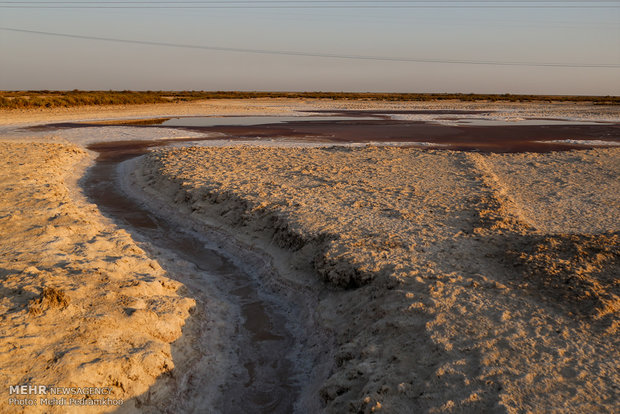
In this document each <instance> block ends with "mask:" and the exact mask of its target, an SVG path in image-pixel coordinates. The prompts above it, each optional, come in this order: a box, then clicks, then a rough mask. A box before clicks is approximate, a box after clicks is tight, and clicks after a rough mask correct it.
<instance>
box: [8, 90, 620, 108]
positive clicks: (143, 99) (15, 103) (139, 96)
mask: <svg viewBox="0 0 620 414" xmlns="http://www.w3.org/2000/svg"><path fill="white" fill-rule="evenodd" d="M261 98H278V99H282V98H285V99H329V100H345V101H346V100H368V101H387V102H429V101H460V102H549V103H551V102H579V103H593V104H597V105H620V96H585V95H584V96H581V95H531V94H508V93H506V94H475V93H469V94H464V93H376V92H258V91H255V92H243V91H82V90H72V91H50V90H39V91H0V110H15V109H17V110H19V109H37V108H40V109H51V108H69V107H83V106H105V105H141V104H156V103H183V102H189V101H196V100H211V99H261Z"/></svg>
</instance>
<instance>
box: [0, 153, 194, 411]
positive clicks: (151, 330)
mask: <svg viewBox="0 0 620 414" xmlns="http://www.w3.org/2000/svg"><path fill="white" fill-rule="evenodd" d="M85 157H86V154H85V153H84V152H83V151H82V150H80V149H78V148H76V147H72V146H64V145H58V144H34V143H29V144H19V143H5V142H0V192H1V193H2V198H0V238H1V239H2V244H1V247H0V292H1V293H2V295H1V297H0V330H1V332H2V336H1V338H0V373H1V375H0V390H1V391H0V393H1V394H2V400H3V402H2V404H0V412H6V413H15V412H20V407H17V406H15V405H9V404H8V403H7V401H8V398H9V396H8V392H9V386H10V385H22V384H27V385H48V386H58V387H111V388H112V390H113V394H112V395H110V397H111V398H114V399H121V398H122V399H125V400H126V401H127V400H128V399H130V398H132V397H137V396H140V395H141V394H143V393H145V392H146V391H147V390H149V387H150V386H151V385H152V384H154V383H155V381H156V379H157V378H158V377H160V376H162V375H163V374H165V373H168V372H170V371H171V370H172V369H173V368H174V366H175V364H174V362H173V360H172V355H171V346H170V344H171V343H172V342H174V341H175V340H176V339H178V338H179V337H180V336H181V329H182V327H183V325H184V324H185V320H186V319H187V318H188V317H189V312H190V310H191V309H192V308H193V306H194V301H193V300H192V299H189V298H186V297H184V295H183V294H182V293H181V291H180V290H179V289H180V288H181V284H180V283H178V282H175V281H173V280H170V279H169V278H167V277H166V275H165V272H164V271H163V270H162V269H161V267H160V266H159V265H158V264H157V263H156V262H154V261H152V260H150V259H149V258H148V256H147V255H146V254H145V253H144V251H143V250H142V249H140V248H139V247H138V246H137V245H136V243H135V242H134V241H133V240H132V239H131V237H129V235H128V234H127V233H126V232H125V231H123V230H118V229H117V228H116V227H115V226H113V225H111V224H110V223H108V222H106V221H105V220H104V219H103V217H101V215H100V214H99V213H98V211H97V209H96V208H95V207H94V206H93V205H90V204H88V203H86V202H85V201H84V200H83V199H82V198H80V196H79V195H77V194H72V193H71V192H70V189H69V188H68V186H67V184H66V182H65V179H67V174H70V173H72V171H73V170H75V169H76V168H78V169H81V167H80V164H79V163H80V162H82V161H83V160H84V159H85ZM13 397H15V395H13ZM81 397H83V396H81ZM21 398H23V396H21ZM37 401H38V400H37ZM115 409H116V407H114V406H108V407H96V408H94V409H92V410H91V412H103V411H114V410H115ZM80 410H83V408H81V407H73V408H71V407H52V406H41V405H38V406H37V407H34V408H32V407H30V408H27V412H78V411H79V412H82V411H80Z"/></svg>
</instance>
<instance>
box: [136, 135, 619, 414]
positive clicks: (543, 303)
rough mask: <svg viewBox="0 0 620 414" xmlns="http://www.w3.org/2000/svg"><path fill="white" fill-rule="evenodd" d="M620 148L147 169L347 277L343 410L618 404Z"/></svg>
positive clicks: (336, 389) (249, 151)
mask: <svg viewBox="0 0 620 414" xmlns="http://www.w3.org/2000/svg"><path fill="white" fill-rule="evenodd" d="M619 154H620V152H619V151H618V150H617V149H608V150H590V151H583V152H577V153H551V154H545V155H540V154H538V155H537V154H525V155H520V154H515V155H481V154H474V153H461V152H447V151H443V152H438V151H423V150H415V149H402V148H373V147H369V148H337V147H334V148H325V149H309V148H303V149H300V148H286V149H281V148H280V149H278V148H247V147H246V148H189V149H164V150H159V151H157V152H155V153H153V154H151V155H149V156H147V158H146V159H145V160H144V161H143V162H142V166H141V167H140V168H139V170H138V173H137V174H136V177H135V180H136V185H141V186H142V187H143V189H146V191H150V192H151V194H152V196H153V197H160V198H163V199H165V200H167V201H168V202H169V203H173V204H174V205H176V206H178V208H179V211H181V212H185V213H186V214H187V215H191V217H192V218H193V219H194V220H196V221H203V222H204V223H211V224H212V223H214V222H215V223H219V225H220V226H222V225H224V226H225V227H226V228H228V229H229V230H230V232H231V233H233V234H235V236H236V237H241V238H245V239H246V240H248V241H253V243H255V244H257V245H260V246H262V248H264V249H266V250H267V251H270V252H272V255H273V256H274V257H282V254H279V253H278V250H281V251H284V252H286V255H285V256H284V257H285V259H283V260H281V261H280V263H279V266H280V270H281V271H280V273H281V274H282V275H283V277H284V278H286V279H287V280H288V281H293V282H296V283H298V284H299V285H300V286H315V289H316V284H315V283H314V282H313V281H312V280H311V277H312V275H315V276H314V277H315V278H320V279H321V280H322V281H323V282H324V283H325V284H327V285H328V286H331V288H329V289H328V290H327V291H326V292H323V293H322V294H321V295H320V303H319V305H318V306H319V313H320V320H321V321H322V323H323V326H324V327H325V328H326V329H328V330H329V331H330V332H331V333H332V334H333V335H334V337H335V339H336V342H337V349H336V354H335V361H334V365H333V368H332V370H331V372H330V375H329V376H328V378H327V379H326V381H325V383H324V384H323V387H322V388H321V390H320V393H321V397H322V398H323V401H324V403H325V404H326V409H327V411H328V412H371V411H373V410H374V411H377V410H378V409H383V410H384V411H385V412H403V413H404V412H463V411H465V412H506V411H507V412H515V413H517V412H530V411H531V412H614V411H617V409H618V408H619V406H618V390H617V384H618V381H619V380H620V377H619V375H618V366H617V361H618V357H619V356H620V355H618V335H617V334H618V332H617V330H618V310H619V309H620V308H619V306H620V300H619V293H620V292H619V291H618V286H617V281H616V277H617V274H618V270H619V253H620V252H619V249H618V246H619V245H618V231H619V230H620V229H619V228H618V225H619V223H620V220H619V218H620V217H619V211H620V210H619V209H618V207H619V201H620V200H619V198H618V194H620V192H619V191H618V176H619V175H620V167H619V164H618V158H619ZM533 171H536V172H537V174H536V175H535V178H534V177H533V176H532V172H533ZM508 178H509V179H508ZM592 182H596V183H598V184H597V185H596V186H593V185H592ZM580 191H581V194H579V192H580ZM575 194H577V196H575ZM309 275H310V276H309ZM323 286H325V285H323Z"/></svg>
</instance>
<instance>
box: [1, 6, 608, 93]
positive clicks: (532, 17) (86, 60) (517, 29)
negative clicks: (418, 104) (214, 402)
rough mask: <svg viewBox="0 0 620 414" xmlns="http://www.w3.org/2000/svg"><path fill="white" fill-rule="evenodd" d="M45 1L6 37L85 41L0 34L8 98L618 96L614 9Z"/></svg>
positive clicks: (13, 22) (12, 19)
mask: <svg viewBox="0 0 620 414" xmlns="http://www.w3.org/2000/svg"><path fill="white" fill-rule="evenodd" d="M46 1H47V2H48V4H43V2H27V1H19V0H16V1H13V2H8V1H4V2H3V1H0V28H5V29H7V28H8V29H19V30H28V31H37V32H46V33H55V34H64V35H77V36H84V37H87V38H75V37H65V36H57V35H55V36H52V35H45V34H42V33H26V32H16V31H7V30H1V29H0V56H2V59H1V60H0V89H1V90H22V89H34V90H40V89H50V90H58V89H60V90H64V89H86V90H94V89H97V90H109V89H114V90H124V89H131V90H256V91H357V92H449V93H452V92H460V93H533V94H575V95H580V94H581V95H585V94H587V95H590V94H591V95H620V1H588V2H586V1H550V2H540V1H527V0H522V1H518V2H506V1H488V0H487V1H479V2H472V1H464V0H461V1H452V2H447V1H441V0H440V1H435V2H420V1H415V0H414V1H400V2H390V1H365V2H363V1H362V2H355V1H347V2H338V1H317V0H312V1H307V2H301V1H300V0H296V1H290V2H282V1H271V2H269V1H261V0H252V1H247V2H238V1H232V0H229V1H220V2H210V1H209V0H202V1H200V0H194V2H193V3H190V2H180V1H170V2H161V1H160V2H144V1H142V2H133V3H132V2H128V1H126V0H125V1H122V0H121V1H120V2H119V1H117V2H113V1H106V2H94V1H83V2H78V3H75V2H73V3H71V2H64V3H62V2H58V1H52V0H46ZM42 6H47V7H42ZM93 6H96V7H95V8H93ZM102 6H103V7H102ZM181 6H183V7H181ZM187 6H191V7H190V8H186V7H187ZM196 6H198V7H196ZM215 6H217V7H215ZM428 6H431V7H428ZM94 38H105V39H118V40H128V41H142V42H147V43H148V42H152V43H157V44H140V43H127V42H116V41H114V42H113V41H103V40H97V39H94ZM162 43H165V44H167V45H162ZM173 45H190V46H197V48H187V47H178V46H173ZM210 48H223V49H243V50H244V51H239V50H213V49H210ZM251 51H261V52H263V53H253V52H251ZM265 52H266V53H265ZM270 52H275V54H272V53H270ZM296 54H297V55H296ZM325 55H329V56H334V55H335V56H339V57H327V56H325ZM354 57H356V58H354ZM360 57H361V58H360ZM429 60H430V61H431V62H429ZM465 62H468V63H465ZM482 63H485V64H482ZM487 63H491V64H487ZM507 64H508V65H507ZM515 64H516V65H515ZM523 64H527V65H523ZM547 65H551V66H547ZM579 65H586V66H590V67H575V66H579ZM592 65H594V67H592ZM602 65H607V67H600V66H602Z"/></svg>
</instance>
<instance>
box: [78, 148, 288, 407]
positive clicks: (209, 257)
mask: <svg viewBox="0 0 620 414" xmlns="http://www.w3.org/2000/svg"><path fill="white" fill-rule="evenodd" d="M165 144H166V143H165V142H161V141H156V142H147V141H140V142H124V143H123V142H122V143H102V144H94V145H91V146H90V147H89V149H91V150H94V151H97V152H99V154H100V156H99V157H98V159H97V162H96V163H95V165H94V166H93V167H92V168H91V170H90V171H89V173H88V175H87V177H86V178H85V181H84V183H83V187H84V189H85V192H86V194H87V196H88V197H89V198H90V199H91V201H93V202H95V203H96V204H97V205H98V206H99V208H100V209H101V211H102V212H103V213H104V214H105V215H107V216H108V217H110V218H112V219H114V220H115V221H116V222H117V223H119V225H121V226H122V227H124V228H125V229H126V230H128V231H129V232H130V233H132V234H134V235H137V236H138V237H139V238H142V239H146V240H147V241H148V242H149V243H150V244H152V245H153V246H156V247H158V248H162V249H166V250H167V251H169V252H172V253H174V254H175V255H177V256H178V257H180V258H182V259H184V260H186V261H189V262H191V263H194V264H195V265H196V267H197V268H198V269H199V270H201V271H202V272H205V273H207V274H209V278H212V279H211V280H215V281H216V282H215V283H216V284H217V286H218V287H219V288H221V289H222V290H223V291H224V292H225V294H226V295H227V296H228V297H230V298H232V299H233V301H234V302H236V304H238V305H239V308H240V311H241V315H242V317H243V319H244V320H243V322H242V323H240V324H239V326H238V327H237V329H236V330H237V337H236V338H235V339H236V343H231V344H230V345H231V347H238V349H237V357H238V360H239V365H240V366H242V367H243V368H244V369H245V372H241V374H239V375H231V377H230V378H229V379H228V380H227V382H226V384H225V386H224V388H222V394H221V397H220V400H219V401H217V402H215V405H216V406H217V407H218V408H219V409H220V410H221V411H222V412H224V413H241V412H244V413H290V412H292V411H293V407H294V403H295V401H296V399H297V397H298V395H299V384H297V382H296V381H295V379H294V377H295V372H294V366H293V364H292V363H291V361H289V360H288V359H286V358H285V355H287V353H288V352H289V351H290V349H291V348H292V347H293V344H294V338H293V335H292V334H291V332H289V331H288V330H287V329H286V321H287V320H286V318H285V316H284V311H283V310H282V309H281V308H279V306H278V305H276V304H275V303H273V302H270V301H269V300H266V299H265V297H264V295H261V294H260V288H259V286H258V282H257V281H256V280H255V279H254V278H252V277H251V276H250V275H248V274H247V273H246V272H244V271H243V270H241V269H240V268H239V267H237V266H236V265H235V264H233V263H232V262H231V261H230V260H229V259H227V258H226V257H225V256H223V255H221V254H220V253H218V252H217V251H214V250H211V249H209V248H207V247H205V243H204V242H203V241H201V240H200V239H198V238H197V237H194V236H193V235H191V234H188V233H184V232H181V231H179V229H178V228H177V227H175V226H172V225H171V224H170V223H168V222H167V221H166V220H164V219H162V218H160V217H157V216H155V215H153V214H152V213H151V212H149V211H147V210H146V209H144V208H143V207H142V206H140V205H139V204H138V203H136V202H134V201H133V200H131V199H129V198H127V197H126V196H125V195H124V194H123V193H122V192H121V191H119V190H118V185H117V179H116V178H117V167H118V165H119V163H120V162H122V161H125V160H128V159H131V158H134V157H137V156H139V155H142V154H144V153H146V152H147V151H148V148H149V147H154V146H162V145H165ZM211 283H213V281H212V282H211ZM199 374H200V375H204V376H206V377H208V376H209V375H210V373H209V372H204V373H199ZM205 409H206V410H207V409H208V408H207V407H205Z"/></svg>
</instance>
